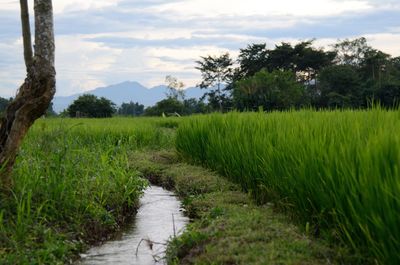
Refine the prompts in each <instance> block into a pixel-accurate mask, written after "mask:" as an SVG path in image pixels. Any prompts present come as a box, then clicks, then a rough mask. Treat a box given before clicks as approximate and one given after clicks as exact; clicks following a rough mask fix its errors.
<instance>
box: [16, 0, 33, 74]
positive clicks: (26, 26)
mask: <svg viewBox="0 0 400 265" xmlns="http://www.w3.org/2000/svg"><path fill="white" fill-rule="evenodd" d="M19 3H20V5H21V24H22V38H23V42H24V59H25V66H26V69H27V71H29V70H28V68H29V67H30V66H31V65H32V63H33V53H32V40H31V26H30V23H29V10H28V0H20V1H19Z"/></svg>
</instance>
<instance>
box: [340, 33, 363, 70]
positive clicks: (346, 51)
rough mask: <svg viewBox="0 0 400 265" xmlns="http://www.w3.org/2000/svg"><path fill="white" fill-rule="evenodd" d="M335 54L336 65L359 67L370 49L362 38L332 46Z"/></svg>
mask: <svg viewBox="0 0 400 265" xmlns="http://www.w3.org/2000/svg"><path fill="white" fill-rule="evenodd" d="M333 48H334V50H335V52H336V63H338V64H348V65H353V66H360V65H361V64H362V63H363V61H364V58H365V55H366V54H367V53H368V51H369V50H370V49H371V47H370V46H369V45H368V43H367V39H366V38H364V37H361V38H358V39H354V40H349V39H345V40H344V41H341V42H339V43H336V44H334V45H333Z"/></svg>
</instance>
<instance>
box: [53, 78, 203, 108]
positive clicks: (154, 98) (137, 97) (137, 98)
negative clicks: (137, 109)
mask: <svg viewBox="0 0 400 265" xmlns="http://www.w3.org/2000/svg"><path fill="white" fill-rule="evenodd" d="M166 91H167V87H166V86H156V87H152V88H146V87H145V86H143V85H141V84H139V83H138V82H128V81H127V82H123V83H120V84H116V85H111V86H107V87H99V88H96V89H94V90H91V91H86V92H85V93H79V94H74V95H71V96H67V97H55V98H54V99H53V108H54V110H55V111H56V112H61V111H63V110H64V109H66V108H68V106H69V105H70V104H71V103H72V102H73V101H74V100H75V99H77V98H78V97H79V96H81V95H83V94H93V95H95V96H98V97H105V98H107V99H109V100H111V101H112V102H114V103H115V104H117V105H121V104H122V103H123V102H130V101H133V102H139V103H140V104H143V105H145V106H146V107H147V106H153V105H154V104H155V103H156V102H158V101H160V100H162V99H164V98H166V96H165V92H166ZM185 92H186V98H197V99H199V98H200V97H201V96H203V94H204V92H205V91H204V90H201V89H200V88H198V87H190V88H187V89H185Z"/></svg>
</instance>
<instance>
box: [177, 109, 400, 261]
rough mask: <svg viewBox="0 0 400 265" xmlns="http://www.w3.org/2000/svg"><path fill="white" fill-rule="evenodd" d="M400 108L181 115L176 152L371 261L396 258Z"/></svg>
mask: <svg viewBox="0 0 400 265" xmlns="http://www.w3.org/2000/svg"><path fill="white" fill-rule="evenodd" d="M399 132H400V111H398V110H397V111H387V110H382V109H379V108H376V109H373V110H368V111H339V110H337V111H323V112H315V111H312V110H303V111H299V112H294V111H293V112H292V111H290V112H273V113H230V114H226V115H222V114H212V115H206V116H197V117H192V118H190V119H186V120H184V121H183V122H182V123H181V124H180V126H179V128H178V130H177V137H176V149H177V151H178V152H179V154H180V155H181V156H182V157H184V158H186V159H189V160H191V161H193V162H195V163H198V164H201V165H204V166H206V167H209V168H211V169H213V170H216V171H218V172H219V173H221V174H223V175H225V176H226V177H227V178H229V179H231V180H232V181H234V182H236V183H239V184H240V185H241V186H242V188H243V189H244V190H245V191H247V192H249V193H251V194H252V195H253V197H254V198H255V199H256V200H257V201H258V202H260V203H263V202H274V203H275V204H276V205H278V206H281V207H283V208H284V209H288V210H290V212H293V213H294V214H295V216H296V218H297V219H298V220H299V222H300V223H302V224H303V225H304V227H305V229H306V231H307V232H308V231H311V230H313V231H312V233H313V234H315V235H318V234H320V233H324V232H325V233H329V236H331V237H332V238H333V240H335V238H337V239H339V240H340V241H341V242H344V243H345V244H347V245H348V246H350V247H351V248H352V249H353V250H354V251H356V252H357V253H360V255H367V256H372V258H374V259H375V261H376V263H379V264H399V263H400V199H399V198H400V197H399V194H400V134H399Z"/></svg>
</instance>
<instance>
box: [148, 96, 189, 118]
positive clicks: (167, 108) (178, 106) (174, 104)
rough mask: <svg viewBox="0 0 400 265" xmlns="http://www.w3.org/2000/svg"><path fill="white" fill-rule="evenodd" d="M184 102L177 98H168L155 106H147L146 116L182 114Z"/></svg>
mask: <svg viewBox="0 0 400 265" xmlns="http://www.w3.org/2000/svg"><path fill="white" fill-rule="evenodd" d="M183 109H184V106H183V103H182V102H180V101H179V100H177V99H175V98H166V99H163V100H161V101H159V102H157V103H156V105H154V106H153V107H147V108H146V109H145V111H144V114H145V115H146V116H162V115H163V114H164V115H176V114H179V115H181V114H182V112H183Z"/></svg>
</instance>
